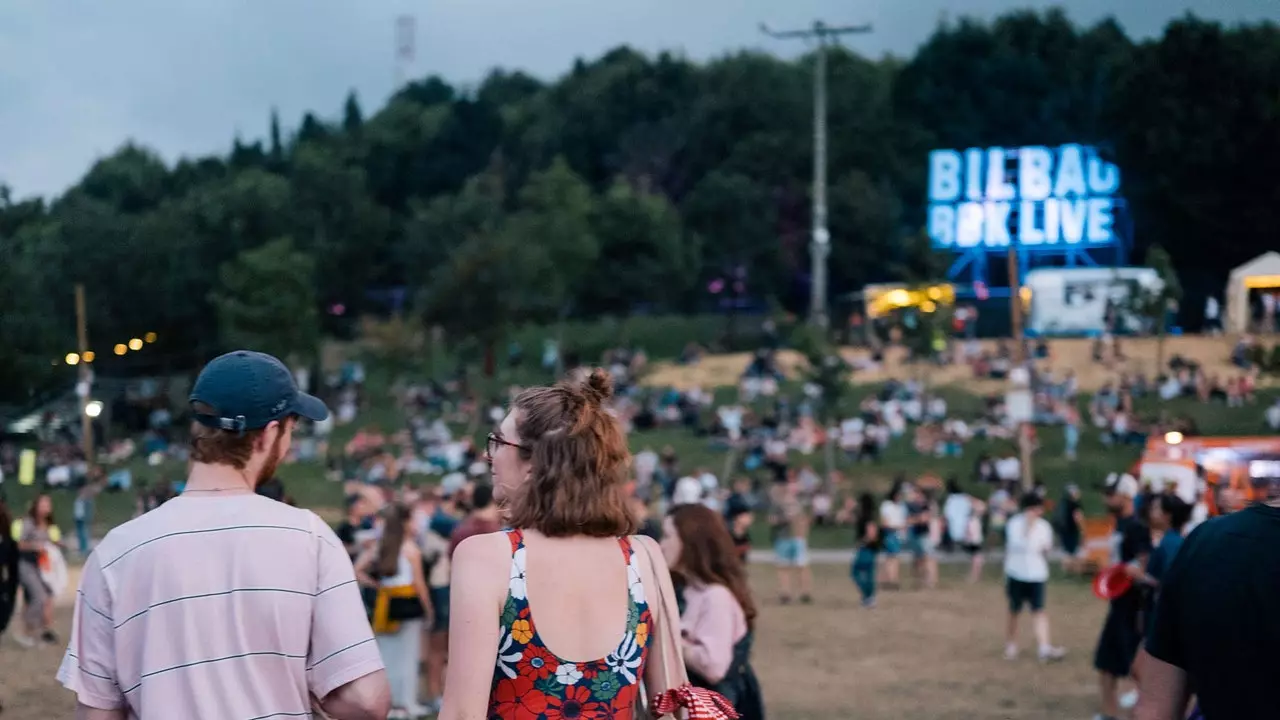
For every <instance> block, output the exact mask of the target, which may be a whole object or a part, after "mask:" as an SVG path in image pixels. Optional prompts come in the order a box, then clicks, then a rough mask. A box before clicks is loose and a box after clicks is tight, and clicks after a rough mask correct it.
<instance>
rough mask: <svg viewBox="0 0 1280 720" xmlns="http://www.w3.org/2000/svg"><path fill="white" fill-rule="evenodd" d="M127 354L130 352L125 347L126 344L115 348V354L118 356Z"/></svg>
mask: <svg viewBox="0 0 1280 720" xmlns="http://www.w3.org/2000/svg"><path fill="white" fill-rule="evenodd" d="M127 352H129V348H127V347H125V346H124V343H116V346H115V353H116V354H117V355H123V354H125V353H127Z"/></svg>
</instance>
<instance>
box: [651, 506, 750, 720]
mask: <svg viewBox="0 0 1280 720" xmlns="http://www.w3.org/2000/svg"><path fill="white" fill-rule="evenodd" d="M662 553H663V555H664V556H665V557H666V560H667V564H668V565H669V566H670V567H671V576H672V579H673V580H674V581H675V584H676V586H677V587H678V588H679V592H680V594H681V596H682V599H683V609H682V610H681V613H680V625H681V629H682V636H683V641H684V642H683V644H684V647H683V650H684V662H685V667H686V668H687V669H688V671H689V680H690V681H691V682H692V683H693V684H694V685H697V686H699V687H705V688H709V689H711V690H715V691H716V692H718V693H720V694H721V695H724V696H725V697H726V698H728V700H729V702H731V703H732V704H733V706H734V709H735V710H737V711H738V714H739V715H740V716H741V717H742V720H761V719H762V718H763V717H764V704H763V702H762V701H761V698H760V685H759V683H758V682H757V680H756V676H755V672H754V671H753V670H752V669H751V642H752V631H753V630H754V628H755V620H756V606H755V601H753V600H752V598H751V588H750V587H749V586H748V584H747V572H746V568H745V567H744V566H743V564H742V561H741V560H740V559H739V558H738V554H737V552H735V550H734V546H733V536H731V535H730V534H729V529H728V527H726V526H725V523H724V520H723V519H722V518H721V517H720V516H719V515H718V514H716V513H715V512H714V511H712V510H710V509H709V508H707V507H705V506H703V505H681V506H679V507H677V508H676V509H674V510H672V511H671V514H669V515H667V517H666V520H665V521H664V523H663V527H662Z"/></svg>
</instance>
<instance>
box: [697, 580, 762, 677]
mask: <svg viewBox="0 0 1280 720" xmlns="http://www.w3.org/2000/svg"><path fill="white" fill-rule="evenodd" d="M684 600H685V609H684V614H683V615H681V616H680V627H681V631H682V633H683V634H684V662H685V665H687V666H688V667H689V669H691V670H693V671H694V672H696V673H698V674H699V675H701V676H703V677H704V678H706V679H707V680H708V681H710V682H713V683H715V682H720V681H721V680H723V679H724V676H725V674H726V673H728V672H729V666H730V665H731V664H732V663H733V646H734V645H737V644H738V641H739V640H741V639H742V638H744V637H746V635H747V616H746V613H744V612H742V606H741V605H739V604H738V599H737V598H735V597H734V596H733V593H732V592H729V588H727V587H725V586H724V585H694V584H690V585H687V586H686V587H685V589H684Z"/></svg>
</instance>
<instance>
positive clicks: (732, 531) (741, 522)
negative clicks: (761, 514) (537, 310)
mask: <svg viewBox="0 0 1280 720" xmlns="http://www.w3.org/2000/svg"><path fill="white" fill-rule="evenodd" d="M724 519H725V523H726V524H727V525H728V526H729V536H730V537H732V538H733V549H734V551H735V552H737V554H738V559H739V560H741V561H742V562H744V563H745V562H747V559H748V557H749V556H750V554H751V523H752V522H753V521H754V520H755V513H754V512H753V510H752V500H751V479H750V478H741V477H740V478H738V479H737V480H735V481H734V483H733V494H732V495H730V496H729V499H728V501H727V502H725V507H724Z"/></svg>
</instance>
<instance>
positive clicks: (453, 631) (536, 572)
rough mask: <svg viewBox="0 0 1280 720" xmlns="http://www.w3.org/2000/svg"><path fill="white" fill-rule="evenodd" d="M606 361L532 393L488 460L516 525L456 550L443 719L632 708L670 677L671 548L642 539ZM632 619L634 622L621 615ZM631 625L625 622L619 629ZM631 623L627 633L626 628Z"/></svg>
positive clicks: (525, 718) (498, 434)
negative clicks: (610, 405)
mask: <svg viewBox="0 0 1280 720" xmlns="http://www.w3.org/2000/svg"><path fill="white" fill-rule="evenodd" d="M612 394H613V383H612V380H611V379H610V377H609V375H608V373H607V372H605V371H604V370H602V369H599V368H596V369H594V370H592V371H590V374H589V375H588V376H587V377H585V378H583V379H579V380H572V379H571V380H564V381H561V382H559V383H557V384H556V385H553V386H551V387H532V388H527V389H525V390H524V391H522V392H521V393H520V394H519V395H517V396H516V397H515V399H514V400H513V401H512V403H511V411H510V412H509V413H508V414H507V416H506V418H505V419H504V420H503V421H502V423H501V424H500V425H499V427H498V428H497V429H496V430H495V431H494V432H493V433H491V434H490V435H489V439H488V445H487V448H486V452H485V455H486V458H487V459H488V460H489V463H490V467H491V468H492V472H493V486H494V493H495V496H496V497H497V498H498V500H499V501H500V502H501V503H502V504H503V508H504V513H505V519H506V521H507V524H508V525H509V526H510V527H511V529H510V530H507V531H506V532H497V533H490V534H487V535H473V536H472V537H470V538H467V539H466V540H465V541H463V542H462V543H461V544H460V545H458V548H457V551H456V553H455V555H454V563H453V579H452V593H453V597H452V598H451V605H452V608H451V618H450V626H449V634H450V637H451V640H452V645H453V647H452V651H451V653H450V658H449V669H448V677H447V679H446V681H445V696H444V705H443V707H442V708H441V710H440V720H474V719H476V718H501V719H503V720H517V719H518V720H530V719H533V718H588V717H591V718H615V717H616V718H630V717H632V710H633V709H634V708H635V706H636V702H637V700H639V699H640V689H641V688H640V683H641V681H642V680H643V682H644V684H645V686H646V689H647V691H648V693H650V694H658V693H662V692H665V691H667V690H669V689H671V688H669V687H668V685H669V684H670V681H671V680H672V679H673V678H675V677H676V676H677V674H678V673H679V671H680V670H683V668H679V669H673V668H670V667H664V666H663V662H664V655H667V654H674V655H675V657H679V652H680V649H679V648H669V647H665V646H664V645H663V643H664V642H669V640H668V639H667V638H669V637H671V636H672V635H674V634H675V633H672V632H670V630H669V628H672V627H678V625H674V624H673V625H666V623H679V622H680V618H679V617H678V616H677V617H670V616H668V615H667V612H668V609H674V608H675V604H676V601H675V597H674V591H673V589H672V586H671V581H670V574H669V572H668V570H667V565H666V562H665V561H664V560H663V557H662V551H661V549H659V547H658V544H657V543H655V542H654V541H653V540H651V539H649V538H647V537H643V536H633V535H632V534H631V533H632V532H634V531H635V528H636V521H635V516H634V514H633V513H632V512H631V508H630V506H629V504H628V502H627V499H628V497H627V485H628V483H627V480H628V478H627V473H628V468H629V465H630V461H631V454H630V453H629V452H628V451H627V440H626V436H625V435H624V433H623V430H622V427H621V426H620V424H619V422H618V420H617V418H615V417H614V416H613V415H611V414H610V413H609V411H608V410H607V409H606V407H605V403H606V402H607V401H608V400H609V398H610V397H611V396H612ZM620 619H625V622H624V623H619V622H618V621H619V620H620ZM619 625H622V627H619ZM620 630H621V632H619V631H620Z"/></svg>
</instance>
